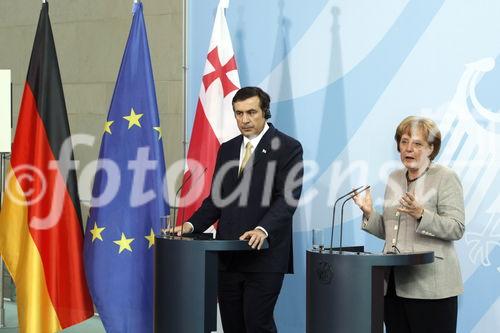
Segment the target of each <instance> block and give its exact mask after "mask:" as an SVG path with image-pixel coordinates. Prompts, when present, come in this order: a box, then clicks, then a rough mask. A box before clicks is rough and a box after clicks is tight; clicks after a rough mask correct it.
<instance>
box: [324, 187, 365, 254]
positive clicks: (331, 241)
mask: <svg viewBox="0 0 500 333" xmlns="http://www.w3.org/2000/svg"><path fill="white" fill-rule="evenodd" d="M362 187H363V186H360V187H358V188H355V189H354V190H352V191H350V192H348V193H346V194H344V195H343V196H341V197H340V198H338V199H337V200H335V203H334V204H333V216H332V234H331V236H330V253H332V251H333V230H334V228H335V207H336V206H337V203H338V202H339V201H340V200H342V199H344V198H345V197H347V196H348V195H352V194H353V193H355V192H356V191H359V190H360V189H361V188H362Z"/></svg>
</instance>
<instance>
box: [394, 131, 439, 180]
mask: <svg viewBox="0 0 500 333" xmlns="http://www.w3.org/2000/svg"><path fill="white" fill-rule="evenodd" d="M433 149H434V147H433V145H429V143H427V140H426V138H425V135H424V133H423V131H422V130H420V129H416V130H414V131H413V133H412V134H409V133H405V134H403V135H402V136H401V140H399V153H400V156H401V162H403V165H404V166H405V167H406V168H407V169H408V171H410V172H418V171H419V170H422V169H425V168H426V167H427V166H428V165H429V163H430V159H429V156H430V155H431V154H432V151H433Z"/></svg>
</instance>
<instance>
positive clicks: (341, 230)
mask: <svg viewBox="0 0 500 333" xmlns="http://www.w3.org/2000/svg"><path fill="white" fill-rule="evenodd" d="M369 188H370V185H366V186H364V187H363V188H362V189H361V190H359V192H358V191H354V192H353V193H351V196H350V197H349V198H347V199H345V200H344V201H343V202H342V207H341V209H340V244H339V254H342V236H343V226H344V206H345V204H346V202H347V201H349V200H351V199H353V198H354V196H355V195H358V194H360V193H363V192H364V191H366V190H368V189H369ZM354 193H356V194H355V195H352V194H354Z"/></svg>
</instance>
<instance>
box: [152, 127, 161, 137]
mask: <svg viewBox="0 0 500 333" xmlns="http://www.w3.org/2000/svg"><path fill="white" fill-rule="evenodd" d="M153 129H154V130H155V131H157V132H158V140H160V139H161V127H153Z"/></svg>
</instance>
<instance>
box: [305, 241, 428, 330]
mask: <svg viewBox="0 0 500 333" xmlns="http://www.w3.org/2000/svg"><path fill="white" fill-rule="evenodd" d="M334 250H336V249H334ZM363 251H364V247H363V246H355V247H344V248H343V251H342V252H339V251H331V252H330V251H329V250H328V249H327V250H323V251H321V252H320V251H315V250H312V251H307V259H306V261H307V264H306V265H307V266H306V267H307V268H306V271H307V272H306V275H307V276H306V332H307V333H325V332H338V333H343V332H349V333H367V332H372V333H375V332H377V333H379V332H380V333H382V332H383V318H384V276H385V271H386V269H387V267H391V266H408V265H421V264H428V263H431V262H433V261H434V252H414V253H401V254H371V253H365V252H363Z"/></svg>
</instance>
